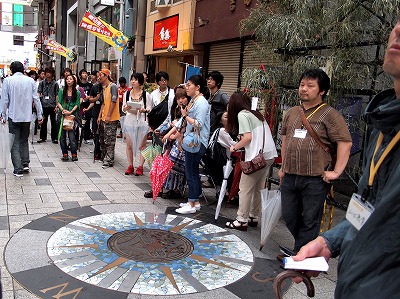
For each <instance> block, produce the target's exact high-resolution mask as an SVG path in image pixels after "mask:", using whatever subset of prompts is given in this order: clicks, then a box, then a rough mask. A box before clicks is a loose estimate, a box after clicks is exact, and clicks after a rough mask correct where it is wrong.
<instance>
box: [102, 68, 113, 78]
mask: <svg viewBox="0 0 400 299" xmlns="http://www.w3.org/2000/svg"><path fill="white" fill-rule="evenodd" d="M100 72H102V73H103V74H104V75H106V76H107V77H108V79H110V80H111V71H110V70H109V69H105V68H104V69H101V71H100Z"/></svg>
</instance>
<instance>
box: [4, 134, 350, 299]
mask: <svg viewBox="0 0 400 299" xmlns="http://www.w3.org/2000/svg"><path fill="white" fill-rule="evenodd" d="M92 147H93V146H92V145H87V144H83V145H82V149H81V152H79V153H78V158H79V161H77V162H63V161H61V160H60V157H61V150H60V147H59V145H56V144H52V143H50V142H47V143H40V144H39V143H36V142H34V143H33V144H30V158H31V163H30V172H29V173H27V174H24V176H23V177H22V178H17V177H14V176H13V175H12V169H11V168H10V169H11V170H10V169H8V170H7V173H6V174H5V175H4V174H1V175H0V181H1V189H0V196H1V206H0V244H1V248H3V254H4V260H2V261H1V282H2V286H3V298H4V299H11V298H15V299H27V298H38V297H41V298H55V297H54V296H59V297H60V298H61V297H62V298H77V299H79V298H91V299H92V298H97V299H102V298H164V297H165V298H273V295H272V294H273V291H272V280H273V277H275V276H276V274H277V273H279V272H280V268H279V266H280V265H279V263H278V262H277V261H276V259H275V257H276V255H277V254H279V247H278V244H280V245H285V246H289V247H290V246H291V244H292V242H293V241H292V238H291V236H290V234H289V232H288V231H287V229H286V227H285V225H284V224H283V222H281V221H280V222H279V223H278V226H277V227H276V229H275V230H274V231H273V233H272V234H271V237H270V239H268V241H267V244H266V245H265V247H264V248H263V251H262V252H260V251H259V250H258V249H259V239H260V228H249V229H248V231H247V232H239V231H234V230H229V229H225V228H224V223H225V221H226V219H231V218H234V217H235V213H236V210H237V206H236V205H234V204H233V205H232V204H231V205H228V206H227V207H225V205H223V208H222V210H221V216H220V219H219V221H218V222H217V223H214V221H213V214H214V211H215V204H211V205H209V206H207V205H206V203H205V202H204V201H201V203H202V208H201V211H200V212H197V213H196V214H191V215H188V216H185V215H177V214H176V213H175V208H176V207H177V206H178V205H179V202H181V201H179V200H167V199H162V198H157V201H156V202H155V203H154V204H153V202H152V199H148V198H145V197H144V196H143V194H144V191H146V190H150V188H151V185H150V179H149V175H148V174H149V170H148V169H145V175H144V176H141V177H135V176H133V175H130V176H126V175H125V174H124V172H125V169H126V167H127V163H126V158H125V144H124V143H123V142H122V141H121V139H118V141H117V144H116V159H115V164H114V167H112V168H108V169H103V168H102V167H101V163H98V162H97V161H96V162H94V161H93V154H91V153H90V150H91V149H92ZM9 165H10V166H11V164H10V163H9ZM135 166H136V165H135ZM205 192H206V195H207V196H208V199H209V200H211V199H212V198H214V197H215V195H214V194H213V192H214V191H213V190H212V189H205ZM342 217H343V212H336V215H335V219H334V223H337V221H338V220H339V219H341V218H342ZM330 266H331V268H330V270H329V271H328V274H322V275H321V276H320V277H319V278H317V279H314V280H313V281H314V284H315V288H316V296H315V298H324V299H326V298H328V299H329V298H333V291H334V288H335V282H336V261H335V260H333V261H332V262H331V263H330ZM287 289H288V290H287ZM286 290H287V292H286V294H285V297H284V298H287V299H288V298H296V299H298V298H307V296H306V295H305V294H306V289H305V286H304V285H292V286H290V284H289V285H287V286H286ZM164 295H165V296H164ZM74 296H75V297H74ZM167 296H168V297H167Z"/></svg>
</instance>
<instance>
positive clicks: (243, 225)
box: [225, 219, 247, 231]
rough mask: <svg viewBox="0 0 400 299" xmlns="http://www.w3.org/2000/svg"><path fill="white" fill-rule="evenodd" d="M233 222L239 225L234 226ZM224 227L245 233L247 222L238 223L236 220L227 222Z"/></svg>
mask: <svg viewBox="0 0 400 299" xmlns="http://www.w3.org/2000/svg"><path fill="white" fill-rule="evenodd" d="M235 221H236V222H237V223H239V225H236V224H235ZM225 226H226V227H227V228H232V229H237V230H240V231H247V222H242V221H239V220H237V219H235V220H231V221H228V222H227V223H226V224H225Z"/></svg>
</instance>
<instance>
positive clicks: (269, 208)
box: [260, 189, 282, 250]
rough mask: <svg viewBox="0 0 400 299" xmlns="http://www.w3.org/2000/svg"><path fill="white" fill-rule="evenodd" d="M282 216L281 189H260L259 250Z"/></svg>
mask: <svg viewBox="0 0 400 299" xmlns="http://www.w3.org/2000/svg"><path fill="white" fill-rule="evenodd" d="M281 216H282V202H281V191H279V190H268V189H262V190H261V240H260V250H262V248H263V247H264V244H265V242H266V241H267V238H268V236H269V235H270V234H271V231H272V230H273V229H274V228H275V225H276V223H277V222H278V220H279V218H281Z"/></svg>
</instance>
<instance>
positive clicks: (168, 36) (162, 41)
mask: <svg viewBox="0 0 400 299" xmlns="http://www.w3.org/2000/svg"><path fill="white" fill-rule="evenodd" d="M178 24H179V15H174V16H172V17H168V18H165V19H162V20H158V21H156V22H154V37H153V50H154V51H155V50H163V49H168V47H176V46H177V44H178Z"/></svg>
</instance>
